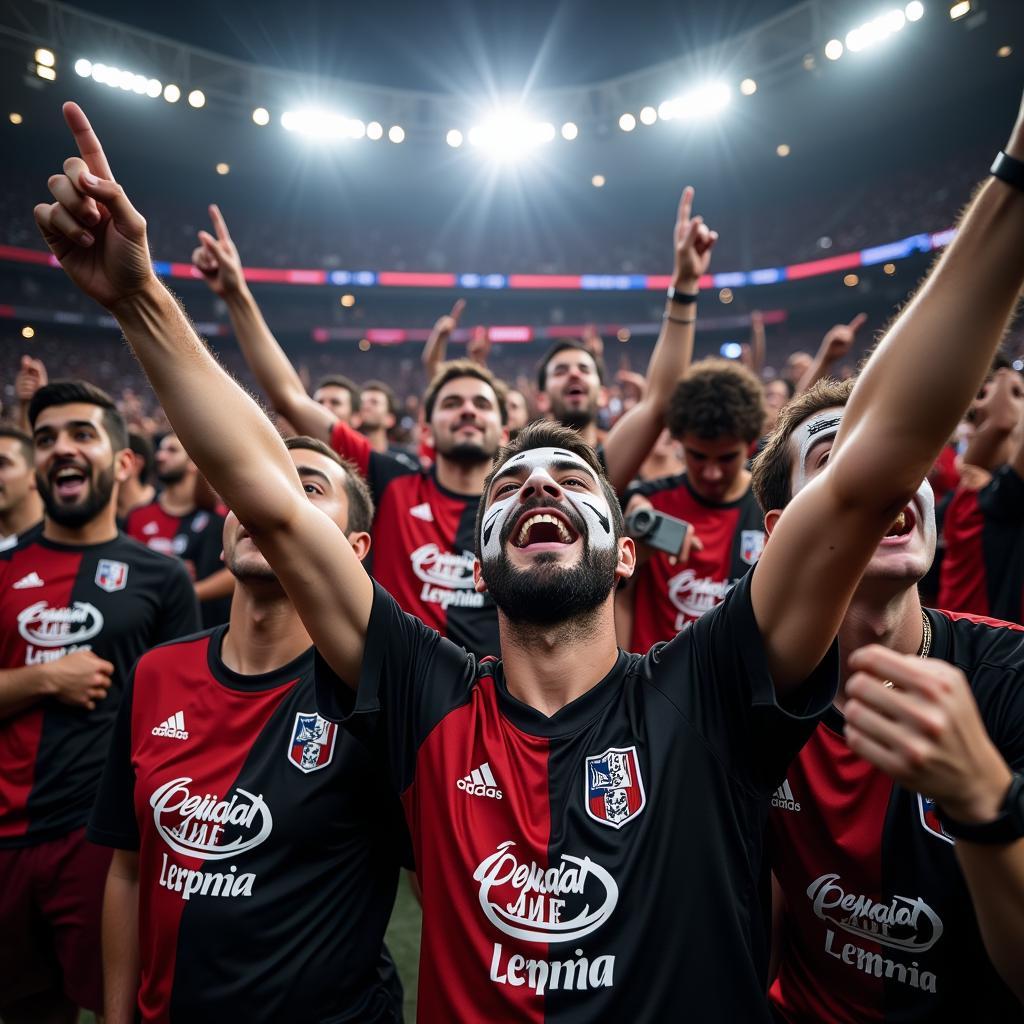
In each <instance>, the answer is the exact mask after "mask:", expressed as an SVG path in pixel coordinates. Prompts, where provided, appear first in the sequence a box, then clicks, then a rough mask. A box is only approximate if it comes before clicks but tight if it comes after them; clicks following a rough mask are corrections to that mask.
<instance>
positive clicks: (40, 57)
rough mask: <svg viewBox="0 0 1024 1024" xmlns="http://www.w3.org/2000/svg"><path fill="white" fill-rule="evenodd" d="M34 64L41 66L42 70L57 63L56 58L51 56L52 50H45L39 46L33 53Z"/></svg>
mask: <svg viewBox="0 0 1024 1024" xmlns="http://www.w3.org/2000/svg"><path fill="white" fill-rule="evenodd" d="M35 58H36V63H37V64H42V66H43V67H44V68H52V67H53V66H54V65H55V64H56V63H57V58H56V57H55V56H54V55H53V50H47V49H46V47H44V46H40V47H39V49H38V50H36V53H35Z"/></svg>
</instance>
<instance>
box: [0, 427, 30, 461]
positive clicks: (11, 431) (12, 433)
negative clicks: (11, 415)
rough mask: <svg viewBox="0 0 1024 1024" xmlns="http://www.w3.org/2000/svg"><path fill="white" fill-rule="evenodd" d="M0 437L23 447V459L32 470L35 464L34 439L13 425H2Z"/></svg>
mask: <svg viewBox="0 0 1024 1024" xmlns="http://www.w3.org/2000/svg"><path fill="white" fill-rule="evenodd" d="M0 437H10V438H12V439H13V440H15V441H17V442H18V443H19V444H20V445H21V455H22V458H23V459H24V460H25V463H26V465H27V466H28V467H29V468H30V469H31V468H32V463H33V445H32V438H31V437H29V435H28V434H26V433H25V431H24V430H22V429H21V427H16V426H15V425H14V424H13V423H0Z"/></svg>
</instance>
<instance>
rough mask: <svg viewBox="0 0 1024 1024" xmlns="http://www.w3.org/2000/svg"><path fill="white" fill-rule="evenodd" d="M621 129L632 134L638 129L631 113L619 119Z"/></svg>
mask: <svg viewBox="0 0 1024 1024" xmlns="http://www.w3.org/2000/svg"><path fill="white" fill-rule="evenodd" d="M619 127H620V128H621V129H622V130H623V131H624V132H631V131H632V130H633V129H634V128H635V127H636V118H635V117H634V116H633V115H632V114H629V113H626V114H623V115H622V117H620V118H619Z"/></svg>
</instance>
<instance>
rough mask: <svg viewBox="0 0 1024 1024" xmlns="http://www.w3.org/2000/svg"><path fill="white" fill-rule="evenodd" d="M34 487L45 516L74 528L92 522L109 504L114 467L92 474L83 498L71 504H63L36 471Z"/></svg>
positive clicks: (111, 494)
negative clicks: (37, 492)
mask: <svg viewBox="0 0 1024 1024" xmlns="http://www.w3.org/2000/svg"><path fill="white" fill-rule="evenodd" d="M36 488H37V489H38V491H39V496H40V497H41V498H42V499H43V507H44V508H45V509H46V514H47V516H48V517H49V518H50V519H52V520H53V521H54V522H55V523H57V524H58V525H60V526H65V527H68V528H69V529H72V530H74V529H77V528H78V527H80V526H85V524H86V523H89V522H92V520H93V519H95V518H96V516H98V515H99V514H100V513H101V512H102V511H103V510H104V509H105V508H106V507H107V505H109V504H110V500H111V498H112V497H113V494H114V467H113V466H112V465H111V466H108V467H107V468H106V469H103V470H100V471H99V472H98V473H96V474H94V475H93V477H92V478H91V479H90V481H89V490H88V493H87V494H86V496H85V498H84V500H82V501H80V502H77V503H75V504H73V505H65V504H63V503H62V502H61V501H60V499H59V498H58V497H57V496H56V495H55V494H54V493H53V491H52V490H51V489H50V484H49V482H48V481H47V480H44V479H43V478H42V477H41V476H40V475H39V474H38V473H37V474H36Z"/></svg>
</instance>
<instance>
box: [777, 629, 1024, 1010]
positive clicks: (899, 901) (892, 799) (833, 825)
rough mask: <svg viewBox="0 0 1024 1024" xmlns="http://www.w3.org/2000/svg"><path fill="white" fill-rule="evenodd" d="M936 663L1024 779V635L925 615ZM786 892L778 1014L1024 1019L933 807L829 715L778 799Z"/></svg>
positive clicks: (780, 853) (835, 716)
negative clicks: (960, 676)
mask: <svg viewBox="0 0 1024 1024" xmlns="http://www.w3.org/2000/svg"><path fill="white" fill-rule="evenodd" d="M927 615H928V619H929V621H930V623H931V625H932V632H933V637H934V639H933V644H932V650H931V657H933V658H941V659H942V660H943V661H947V662H949V663H950V664H953V665H956V666H957V667H958V668H960V669H961V670H962V671H963V672H964V674H965V675H966V676H967V678H968V680H970V684H971V690H972V692H973V694H974V697H975V699H976V700H977V702H978V708H979V710H980V711H981V716H982V720H983V721H984V723H985V728H986V729H987V730H988V734H989V736H991V738H992V740H993V742H994V743H995V745H996V746H997V747H998V748H999V751H1000V752H1001V753H1002V755H1003V757H1004V758H1005V759H1006V761H1007V762H1008V764H1009V765H1010V766H1011V767H1012V768H1013V769H1014V770H1016V771H1021V770H1022V769H1024V630H1022V629H1021V628H1020V627H1019V626H1014V625H1011V624H1009V623H1004V622H998V621H996V620H994V619H976V618H974V617H972V616H958V615H954V614H952V613H948V612H940V611H933V610H931V609H929V610H928V611H927ZM771 802H772V805H773V806H772V811H771V814H770V817H769V834H770V841H769V849H770V859H771V863H772V869H773V871H774V873H775V876H776V878H777V879H778V881H779V884H780V885H781V886H782V890H783V892H784V894H785V916H784V924H783V929H782V947H781V956H780V961H779V972H778V975H777V977H776V979H775V982H774V984H773V986H772V989H771V998H772V1001H773V1004H774V1005H775V1007H776V1009H777V1010H778V1012H779V1014H780V1016H781V1017H782V1018H783V1019H784V1020H786V1021H789V1022H791V1024H797V1022H799V1024H811V1022H812V1021H813V1022H814V1024H870V1022H872V1021H878V1022H900V1024H913V1022H917V1021H921V1022H924V1021H978V1022H979V1024H981V1022H982V1021H984V1022H985V1024H988V1022H989V1021H992V1022H996V1021H999V1022H1008V1021H1018V1022H1020V1021H1024V1008H1022V1007H1021V1005H1020V1003H1019V1002H1017V1000H1016V999H1015V998H1014V996H1013V995H1012V994H1011V992H1010V990H1009V989H1008V988H1007V987H1006V985H1005V984H1004V983H1003V981H1002V980H1001V979H1000V978H999V976H998V974H997V973H996V971H995V969H994V968H993V966H992V964H991V962H990V960H989V959H988V956H987V955H986V953H985V947H984V944H983V943H982V939H981V935H980V933H979V931H978V924H977V920H976V918H975V914H974V909H973V907H972V904H971V898H970V894H969V892H968V889H967V884H966V882H965V880H964V877H963V873H962V872H961V870H960V867H959V865H958V863H957V859H956V854H955V850H954V843H953V840H952V839H951V838H950V837H949V836H948V835H946V833H945V832H944V831H943V829H942V825H941V823H940V821H939V818H938V815H937V814H936V810H935V805H934V802H933V801H931V800H929V799H928V798H927V797H926V796H922V795H921V794H919V793H914V792H911V791H909V790H907V789H904V788H903V787H902V786H899V785H898V784H897V783H895V782H893V781H892V779H890V778H889V776H888V775H886V774H884V773H883V772H881V771H880V770H879V769H877V768H875V767H874V766H873V765H871V764H869V763H868V762H867V761H865V760H863V759H862V758H861V757H859V756H857V755H856V754H854V753H853V752H852V751H851V750H850V749H849V748H848V747H847V746H846V742H845V740H844V739H843V716H842V715H841V714H840V712H839V711H838V710H836V709H835V708H831V709H830V710H829V712H828V714H827V715H826V716H825V718H824V720H823V721H822V723H821V724H820V725H819V726H818V728H817V730H816V731H815V733H814V735H813V736H812V737H811V739H810V740H809V742H808V743H807V745H806V746H805V747H804V748H803V750H801V751H800V754H799V755H798V756H797V758H796V760H795V761H794V762H793V764H792V765H790V768H789V771H788V772H787V773H786V778H785V781H784V782H783V783H782V784H781V785H780V786H779V788H778V790H777V791H776V793H775V794H774V796H773V797H772V801H771Z"/></svg>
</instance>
